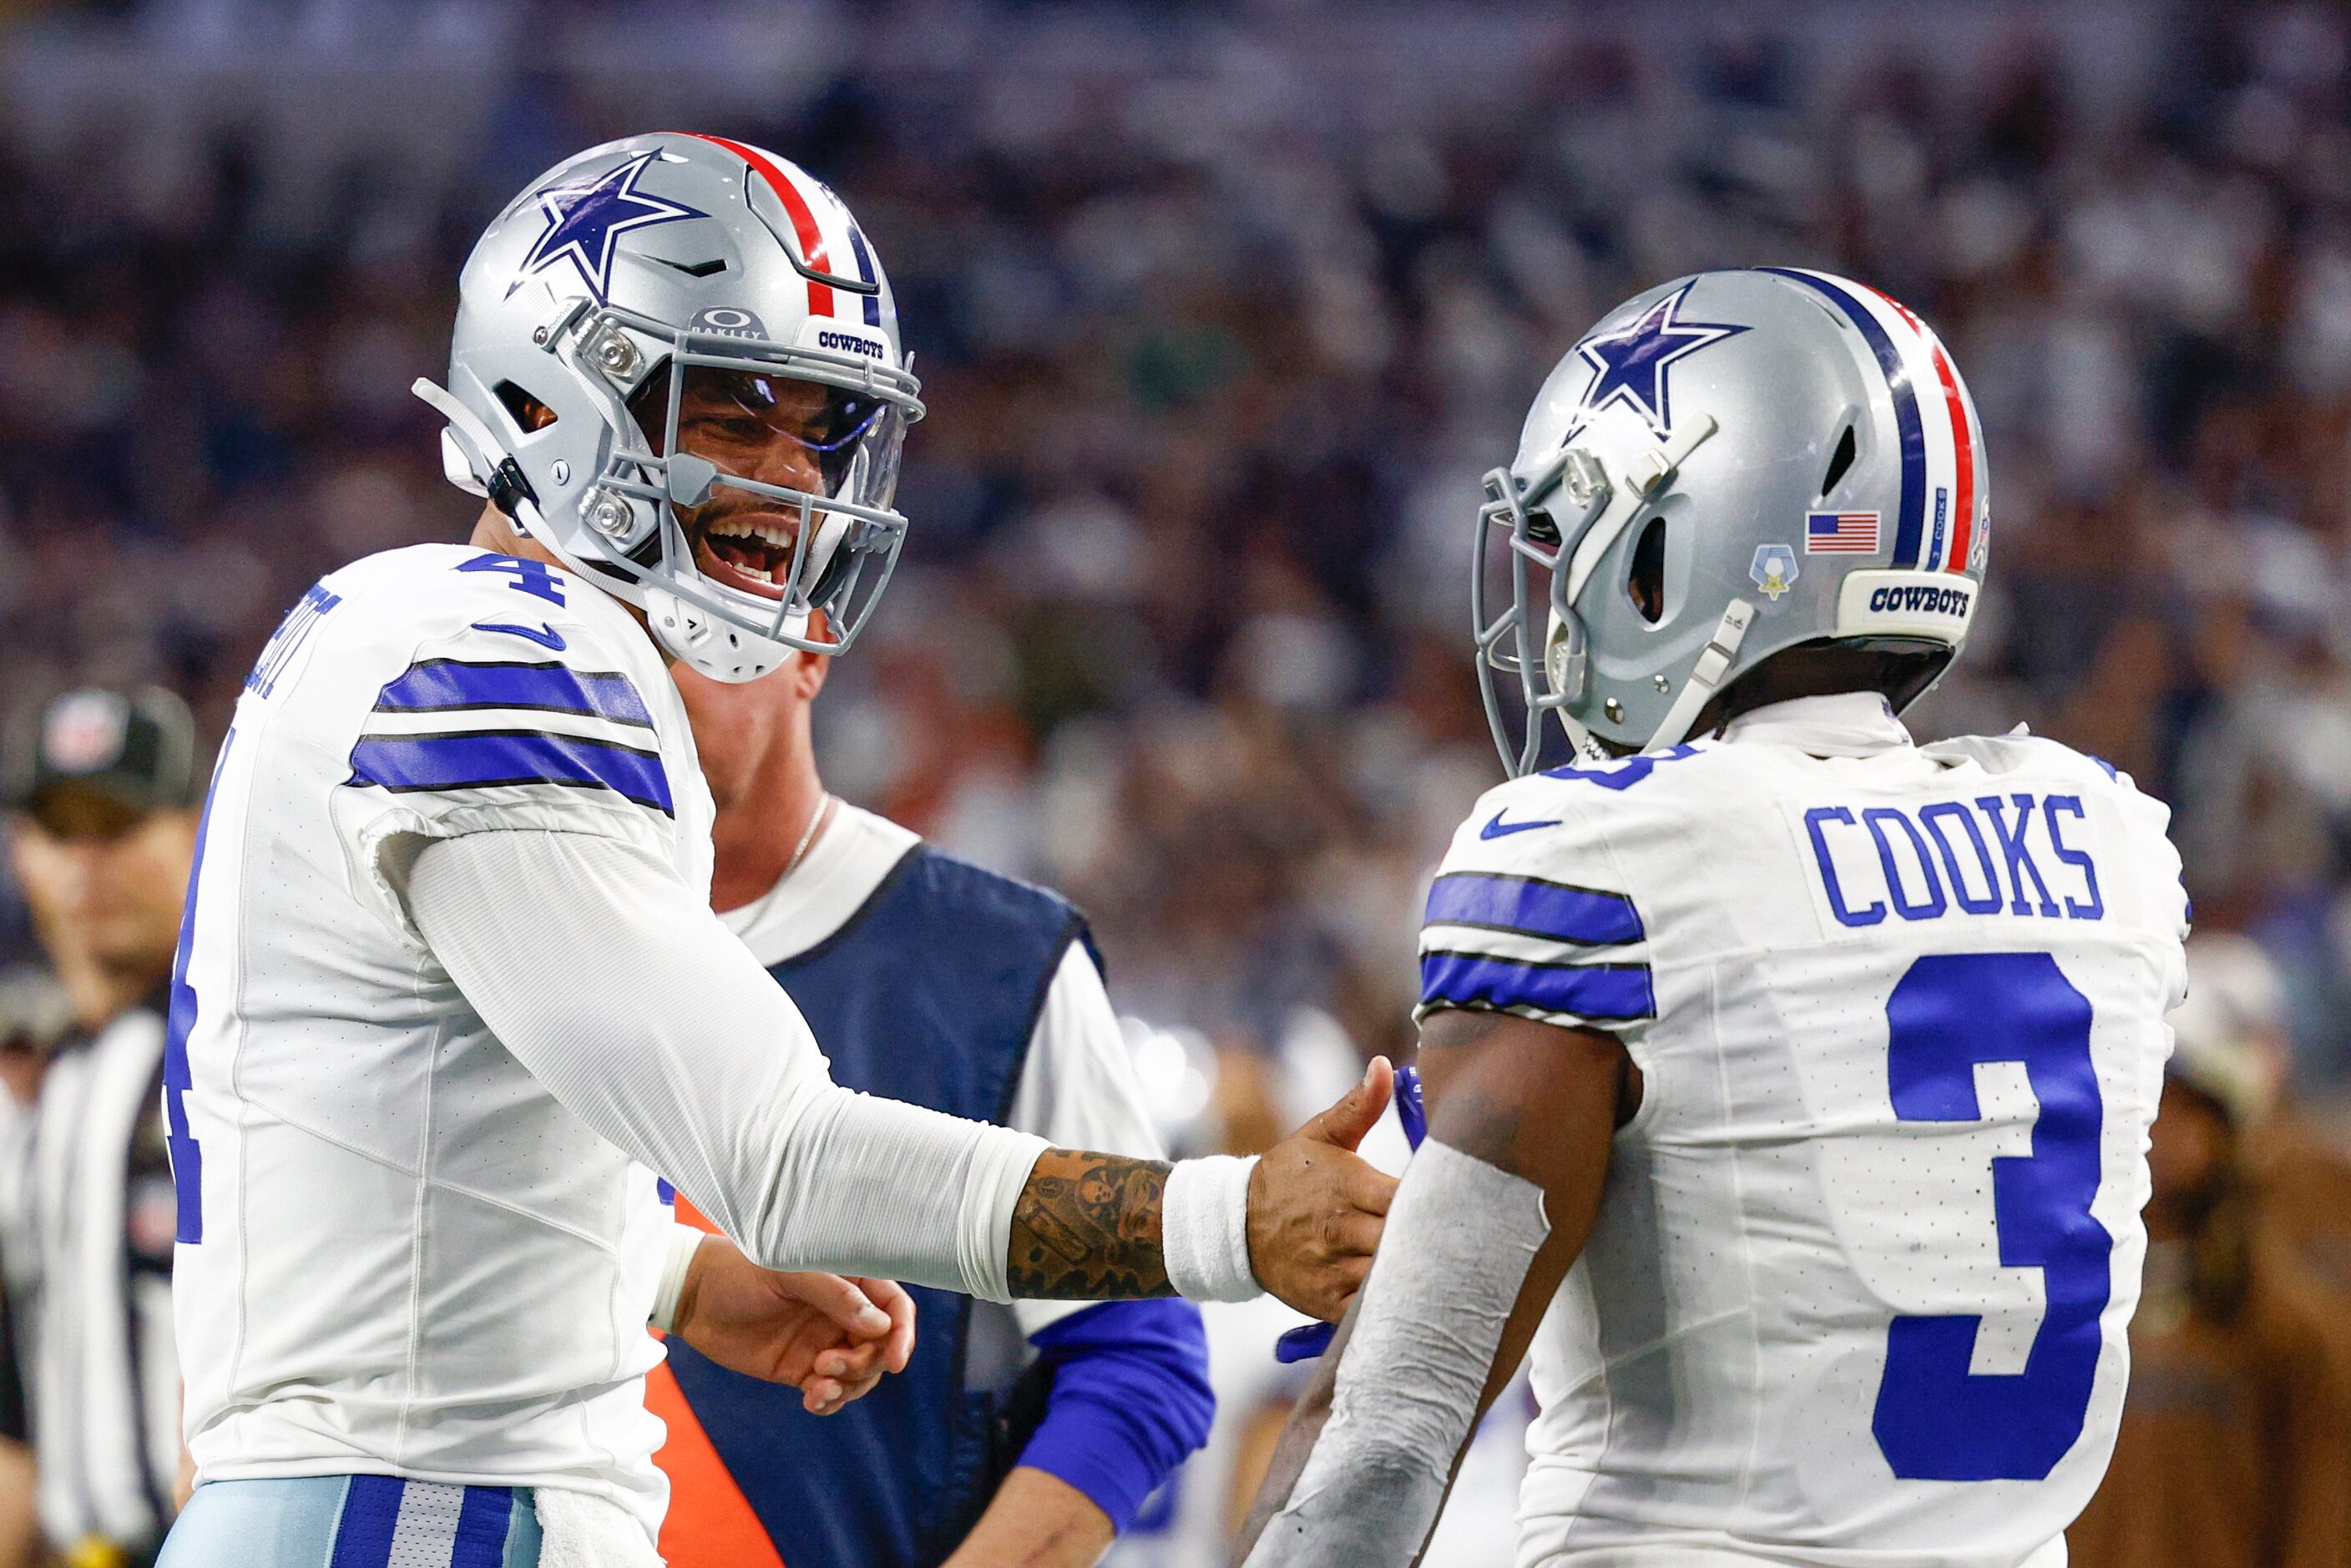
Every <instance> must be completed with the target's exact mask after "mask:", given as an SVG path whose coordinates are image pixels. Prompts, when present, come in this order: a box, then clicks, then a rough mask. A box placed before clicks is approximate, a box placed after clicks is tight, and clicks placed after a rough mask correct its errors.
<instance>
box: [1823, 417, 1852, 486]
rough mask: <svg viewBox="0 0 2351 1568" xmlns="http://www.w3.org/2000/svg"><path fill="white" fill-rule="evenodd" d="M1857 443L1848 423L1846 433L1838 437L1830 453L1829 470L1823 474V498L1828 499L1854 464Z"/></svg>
mask: <svg viewBox="0 0 2351 1568" xmlns="http://www.w3.org/2000/svg"><path fill="white" fill-rule="evenodd" d="M1854 453H1855V441H1854V434H1853V426H1852V425H1850V424H1848V425H1846V426H1845V427H1844V434H1843V435H1840V436H1838V437H1837V444H1836V450H1835V451H1834V452H1832V453H1830V454H1829V466H1828V472H1826V473H1825V474H1823V475H1822V476H1821V499H1823V500H1826V499H1828V495H1829V492H1830V491H1832V490H1834V489H1835V488H1836V486H1837V481H1838V480H1840V479H1842V478H1844V476H1845V470H1847V469H1849V468H1851V467H1852V466H1853V459H1854Z"/></svg>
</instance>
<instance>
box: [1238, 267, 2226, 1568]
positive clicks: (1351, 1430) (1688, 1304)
mask: <svg viewBox="0 0 2351 1568" xmlns="http://www.w3.org/2000/svg"><path fill="white" fill-rule="evenodd" d="M1486 488H1487V498H1486V504H1485V506H1484V507H1483V508H1482V509H1481V510H1480V512H1479V516H1478V519H1477V529H1478V535H1479V555H1478V558H1477V565H1476V576H1475V578H1474V580H1473V584H1472V598H1473V605H1474V621H1475V634H1476V638H1477V647H1478V652H1479V669H1480V678H1481V680H1482V681H1483V683H1484V685H1485V688H1486V696H1487V706H1488V711H1489V716H1490V717H1491V719H1492V721H1493V726H1494V731H1495V737H1496V739H1497V741H1498V743H1499V747H1500V749H1501V753H1502V757H1503V760H1504V762H1505V765H1506V767H1507V768H1508V769H1509V771H1510V774H1511V775H1512V778H1511V779H1510V781H1509V782H1507V783H1505V784H1503V785H1502V786H1500V787H1499V788H1498V789H1494V790H1492V791H1490V792H1489V794H1488V795H1487V796H1486V797H1485V798H1484V799H1483V800H1480V801H1479V803H1478V805H1477V807H1476V809H1475V810H1474V811H1473V812H1472V813H1471V815H1470V817H1469V819H1468V821H1466V822H1464V823H1463V824H1462V826H1461V828H1460V829H1459V831H1458V832H1457V833H1456V834H1455V836H1454V840H1453V843H1452V847H1451V849H1450V851H1449V852H1448V853H1447V856H1446V858H1445V862H1444V864H1443V865H1442V866H1441V867H1440V868H1439V870H1438V873H1437V877H1436V879H1435V882H1434V883H1433V884H1432V886H1431V888H1430V891H1429V894H1428V903H1427V908H1426V915H1425V924H1424V925H1423V929H1422V937H1421V951H1420V991H1421V1002H1420V1006H1419V1009H1418V1010H1417V1017H1418V1018H1419V1019H1420V1024H1421V1057H1420V1065H1421V1071H1422V1073H1423V1077H1424V1082H1426V1092H1427V1096H1428V1108H1429V1125H1430V1132H1429V1137H1428V1140H1427V1142H1426V1144H1425V1145H1423V1147H1422V1149H1421V1151H1420V1153H1419V1154H1417V1155H1416V1156H1415V1158H1414V1161H1413V1164H1412V1166H1411V1167H1410V1168H1409V1169H1408V1171H1407V1172H1406V1174H1405V1179H1404V1182H1403V1185H1402V1186H1401V1187H1400V1188H1399V1189H1398V1192H1397V1196H1396V1201H1395V1207H1394V1208H1393V1210H1392V1212H1391V1215H1390V1223H1389V1227H1388V1230H1387V1234H1386V1240H1385V1243H1384V1247H1383V1249H1382V1250H1381V1253H1380V1256H1379V1259H1378V1260H1377V1262H1376V1264H1375V1265H1374V1269H1373V1270H1372V1273H1371V1277H1370V1279H1369V1281H1368V1282H1367V1283H1366V1285H1365V1287H1364V1291H1363V1292H1362V1294H1361V1295H1360V1296H1359V1297H1358V1299H1357V1301H1356V1303H1355V1306H1354V1307H1353V1310H1352V1311H1351V1312H1350V1314H1349V1317H1348V1321H1347V1323H1346V1325H1345V1326H1344V1327H1343V1328H1342V1330H1341V1333H1340V1335H1339V1339H1338V1342H1337V1343H1338V1344H1339V1346H1340V1350H1339V1352H1338V1353H1337V1354H1336V1355H1335V1356H1333V1357H1330V1358H1326V1364H1325V1365H1324V1366H1323V1367H1322V1369H1321V1370H1320V1372H1319V1374H1318V1378H1317V1381H1316V1384H1315V1385H1314V1386H1313V1388H1312V1389H1311V1391H1310V1394H1309V1396H1308V1397H1307V1398H1306V1399H1305V1400H1304V1401H1302V1402H1301V1406H1300V1408H1299V1411H1298V1413H1297V1414H1296V1415H1295V1416H1293V1418H1292V1421H1291V1425H1290V1430H1289V1431H1288V1432H1287V1434H1286V1435H1285V1437H1284V1442H1283V1448H1282V1450H1281V1453H1280V1457H1279V1458H1277V1461H1276V1463H1275V1465H1274V1467H1273V1469H1272V1472H1271V1474H1270V1478H1269V1479H1268V1481H1267V1484H1266V1488H1265V1490H1264V1491H1263V1492H1262V1493H1261V1494H1260V1496H1259V1503H1258V1509H1257V1511H1256V1515H1255V1517H1254V1518H1253V1520H1252V1525H1251V1534H1250V1538H1249V1540H1250V1546H1249V1550H1248V1562H1249V1564H1250V1565H1251V1568H1267V1565H1270V1564H1282V1565H1306V1564H1313V1565H1322V1564H1332V1565H1337V1564H1344V1565H1346V1568H1380V1565H1386V1564H1403V1563H1408V1562H1411V1561H1413V1560H1414V1559H1415V1557H1416V1553H1417V1552H1418V1551H1419V1549H1420V1545H1421V1542H1423V1541H1424V1539H1425V1538H1426V1533H1427V1530H1428V1527H1429V1524H1430V1522H1431V1521H1432V1520H1433V1518H1434V1517H1435V1514H1436V1511H1437V1506H1438V1504H1439V1503H1440V1502H1441V1500H1442V1499H1443V1497H1444V1494H1445V1490H1446V1488H1447V1484H1448V1478H1449V1475H1450V1473H1451V1470H1452V1468H1453V1465H1454V1462H1455V1458H1456V1456H1457V1455H1458V1453H1459V1451H1460V1449H1461V1448H1462V1445H1463V1443H1464V1442H1465V1441H1466V1439H1467V1438H1468V1435H1469V1434H1470V1432H1471V1430H1472V1429H1473V1427H1474V1425H1475V1422H1476V1419H1477V1417H1478V1416H1479V1413H1480V1412H1481V1411H1482V1409H1483V1408H1484V1406H1485V1405H1486V1403H1487V1402H1488V1401H1489V1400H1491V1399H1492V1397H1493V1396H1494V1395H1495V1393H1496V1391H1497V1390H1498V1389H1499V1386H1500V1385H1501V1384H1502V1382H1503V1381H1505V1380H1506V1379H1507V1378H1508V1377H1509V1376H1510V1373H1511V1371H1512V1370H1513V1369H1514V1368H1515V1367H1516V1366H1517V1364H1518V1363H1519V1361H1520V1357H1521V1355H1524V1354H1528V1353H1529V1352H1530V1351H1531V1355H1532V1376H1533V1383H1534V1388H1535V1392H1536V1395H1537V1396H1538V1398H1539V1400H1540V1402H1541V1416H1539V1417H1538V1419H1537V1421H1536V1423H1535V1425H1534V1427H1533V1428H1532V1430H1531V1434H1530V1437H1529V1439H1528V1447H1529V1452H1530V1455H1531V1465H1530V1468H1529V1470H1528V1474H1527V1479H1526V1482H1525V1486H1524V1490H1523V1492H1522V1496H1521V1505H1520V1523H1521V1535H1520V1551H1519V1562H1520V1565H1521V1568H1537V1565H1543V1568H1554V1565H1557V1568H1564V1565H1568V1564H1573V1565H1576V1568H1599V1565H1609V1568H1616V1565H1631V1564H1652V1563H1655V1564H1666V1563H1673V1564H1705V1563H1722V1564H1732V1563H1781V1564H1792V1563H1806V1564H1823V1565H1830V1568H1865V1565H1874V1568H1891V1565H1893V1564H1896V1563H1899V1564H1903V1565H1905V1568H1927V1565H1934V1568H2057V1565H2059V1564H2062V1563H2064V1561H2065V1547H2064V1529H2065V1526H2066V1525H2067V1524H2068V1523H2069V1522H2070V1521H2072V1520H2073V1519H2074V1516H2075V1515H2076V1514H2077V1513H2078V1512H2079V1511H2081V1509H2082V1507H2083V1505H2084V1504H2085V1502H2086V1501H2087V1500H2088V1499H2089V1497H2090V1495H2091V1493H2092V1492H2093V1491H2094V1490H2095V1488H2096V1486H2097V1484H2098V1480H2099V1479H2100V1477H2101V1476H2102V1474H2103V1473H2104V1471H2105V1465H2106V1460H2107V1458H2108V1456H2109V1454H2110V1452H2111V1451H2112V1448H2113V1446H2114V1440H2115V1434H2116V1424H2117V1420H2118V1417H2119V1415H2120V1411H2121V1406H2122V1398H2123V1386H2124V1382H2125V1378H2126V1372H2127V1343H2126V1333H2125V1331H2126V1327H2127V1325H2128V1322H2129V1320H2130V1316H2131V1312H2132V1309H2133V1307H2134V1306H2135V1305H2136V1303H2137V1296H2138V1288H2139V1272H2140V1265H2141V1262H2142V1260H2143V1259H2144V1256H2145V1252H2146V1235H2145V1232H2144V1230H2143V1228H2142V1227H2141V1223H2140V1218H2139V1211H2140V1208H2141V1207H2142V1206H2143V1205H2144V1204H2145V1202H2146V1200H2147V1191H2148V1176H2147V1157H2146V1151H2147V1128H2148V1126H2149V1124H2150V1123H2151V1121H2152V1120H2153V1117H2154V1115H2155V1111H2156V1104H2157V1101H2158V1096H2159V1093H2160V1091H2161V1083H2162V1075H2163V1063H2164V1060H2165V1058H2166V1056H2167V1054H2168V1051H2169V1050H2170V1031H2169V1030H2168V1027H2167V1025H2166V1023H2165V1021H2164V1020H2165V1014H2166V1013H2167V1011H2168V1009H2170V1008H2171V1007H2172V1006H2174V1005H2175V1004H2176V1003H2177V1002H2178V1000H2179V997H2180V995H2181V991H2182V988H2183V987H2184V984H2185V964H2184V958H2183V956H2182V939H2183V936H2184V935H2185V931H2186V925H2187V917H2188V911H2187V904H2186V899H2185V896H2184V894H2182V891H2181V888H2180V883H2179V856H2178V855H2177V854H2176V853H2175V852H2173V850H2172V847H2171V845H2170V843H2169V842H2168V840H2167V838H2166V836H2165V831H2166V827H2167V823H2168V813H2167V812H2166V810H2165V809H2164V808H2163V807H2162V806H2161V805H2159V804H2158V803H2157V802H2156V801H2154V800H2150V799H2148V798H2147V796H2145V795H2143V794H2141V793H2140V792H2139V791H2138V790H2137V789H2136V788H2134V787H2133V785H2132V782H2131V780H2130V779H2128V778H2126V777H2124V776H2121V775H2119V774H2117V773H2116V771H2115V770H2114V769H2113V768H2109V767H2107V766H2106V765H2105V764H2104V763H2102V762H2100V761H2098V760H2097V759H2096V758H2090V757H2086V756H2084V755H2082V754H2081V753H2078V752H2075V751H2072V750H2069V749H2068V748H2067V747H2064V746H2062V745H2059V744H2057V743H2055V742H2053V741H2049V740H2043V739H2039V738H2035V737H2031V736H2029V735H2026V734H2025V733H2023V731H2022V729H2021V728H2020V729H2019V730H2018V731H2017V732H2016V733H2014V734H2011V735H2008V736H2002V737H1994V738H1985V737H1969V738H1961V739H1956V740H1949V741H1942V742H1938V743H1935V744H1931V745H1924V746H1922V745H1918V744H1916V743H1914V742H1913V740H1912V739H1911V737H1910V736H1909V734H1908V732H1907V730H1906V729H1905V727H1904V726H1903V724H1902V722H1901V719H1900V717H1899V716H1900V714H1901V713H1902V711H1903V710H1904V709H1905V708H1907V706H1909V705H1910V704H1911V703H1912V702H1913V701H1915V700H1916V699H1917V697H1918V696H1919V695H1920V694H1921V693H1923V692H1924V691H1926V690H1927V689H1928V687H1929V686H1931V685H1933V684H1934V682H1935V681H1936V679H1937V678H1938V676H1939V675H1940V674H1942V673H1943V671H1944V670H1945V669H1946V668H1947V667H1948V665H1949V663H1950V661H1951V660H1952V659H1953V658H1954V657H1955V656H1956V655H1957V654H1958V653H1959V651H1960V649H1961V648H1962V647H1963V646H1964V644H1965V643H1966V641H1967V637H1968V632H1969V630H1970V626H1971V624H1972V623H1973V622H1974V621H1975V618H1976V616H1977V613H1978V610H1979V598H1980V593H1981V591H1982V586H1983V580H1984V568H1985V562H1986V559H1987V556H1988V553H1989V545H1990V538H1991V508H1990V502H1989V492H1988V486H1987V482H1986V468H1985V463H1984V456H1983V450H1982V439H1981V431H1980V425H1979V424H1978V422H1977V419H1976V414H1975V410H1974V406H1973V404H1972V402H1970V399H1969V396H1968V392H1967V387H1966V384H1965V383H1964V382H1962V381H1961V380H1960V379H1959V371H1958V370H1957V368H1956V366H1954V365H1953V363H1952V361H1951V358H1950V356H1949V352H1948V351H1947V350H1945V348H1944V346H1943V344H1942V343H1941V341H1940V340H1938V338H1937V337H1936V335H1935V334H1934V332H1933V331H1932V330H1931V329H1929V328H1928V326H1927V325H1926V324H1925V323H1924V322H1923V321H1921V320H1920V319H1918V318H1917V316H1916V315H1914V314H1913V313H1912V312H1910V311H1909V310H1907V309H1906V308H1904V307H1902V306H1901V305H1898V304H1896V302H1894V301H1893V300H1891V299H1889V298H1886V297H1885V296H1884V295H1882V294H1879V293H1877V292H1876V291H1875V290H1873V289H1870V288H1868V287H1865V286H1863V285H1860V284H1857V283H1853V282H1850V281H1847V280H1845V279H1843V278H1839V277H1831V276H1828V275H1826V274H1823V273H1818V272H1810V271H1802V270H1797V269H1792V268H1776V267H1767V268H1758V269H1753V270H1744V271H1728V272H1711V273H1705V274H1701V275H1699V276H1697V277H1687V278H1682V279H1678V280H1677V281H1675V282H1673V283H1669V284H1667V285H1665V286H1663V287H1658V288H1655V289H1652V290H1650V291H1648V292H1647V293H1645V294H1643V295H1641V296H1639V297H1638V298H1635V299H1632V300H1630V301H1628V302H1627V303H1625V305H1623V306H1622V307H1620V308H1617V309H1616V310H1614V311H1613V312H1611V313H1610V314H1609V315H1608V316H1607V317H1606V318H1605V319H1603V320H1602V321H1601V322H1600V323H1599V324H1598V325H1597V326H1595V327H1594V328H1593V329H1592V330H1591V332H1590V333H1588V334H1587V335H1586V336H1585V337H1584V338H1583V340H1582V341H1581V342H1579V343H1577V344H1576V345H1575V346H1574V348H1573V350H1570V351H1569V352H1568V354H1567V355H1566V356H1565V357H1564V358H1563V359H1562V361H1560V363H1559V366H1558V368H1557V369H1556V370H1555V371H1553V372H1552V376H1551V378H1550V380H1549V381H1548V382H1546V384H1545V385H1544V387H1543V388H1542V391H1541V393H1540V394H1539V395H1538V397H1537V398H1536V400H1535V403H1534V407H1533V410H1532V412H1531V413H1530V414H1529V416H1528V419H1527V423H1526V426H1525V432H1524V435H1523V438H1522V440H1521V442H1520V448H1519V452H1518V456H1517V458H1516V460H1515V461H1514V462H1513V463H1512V464H1511V465H1510V467H1508V468H1506V469H1501V470H1498V471H1496V472H1495V473H1494V474H1492V475H1491V476H1489V477H1488V480H1487V485H1486Z"/></svg>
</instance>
